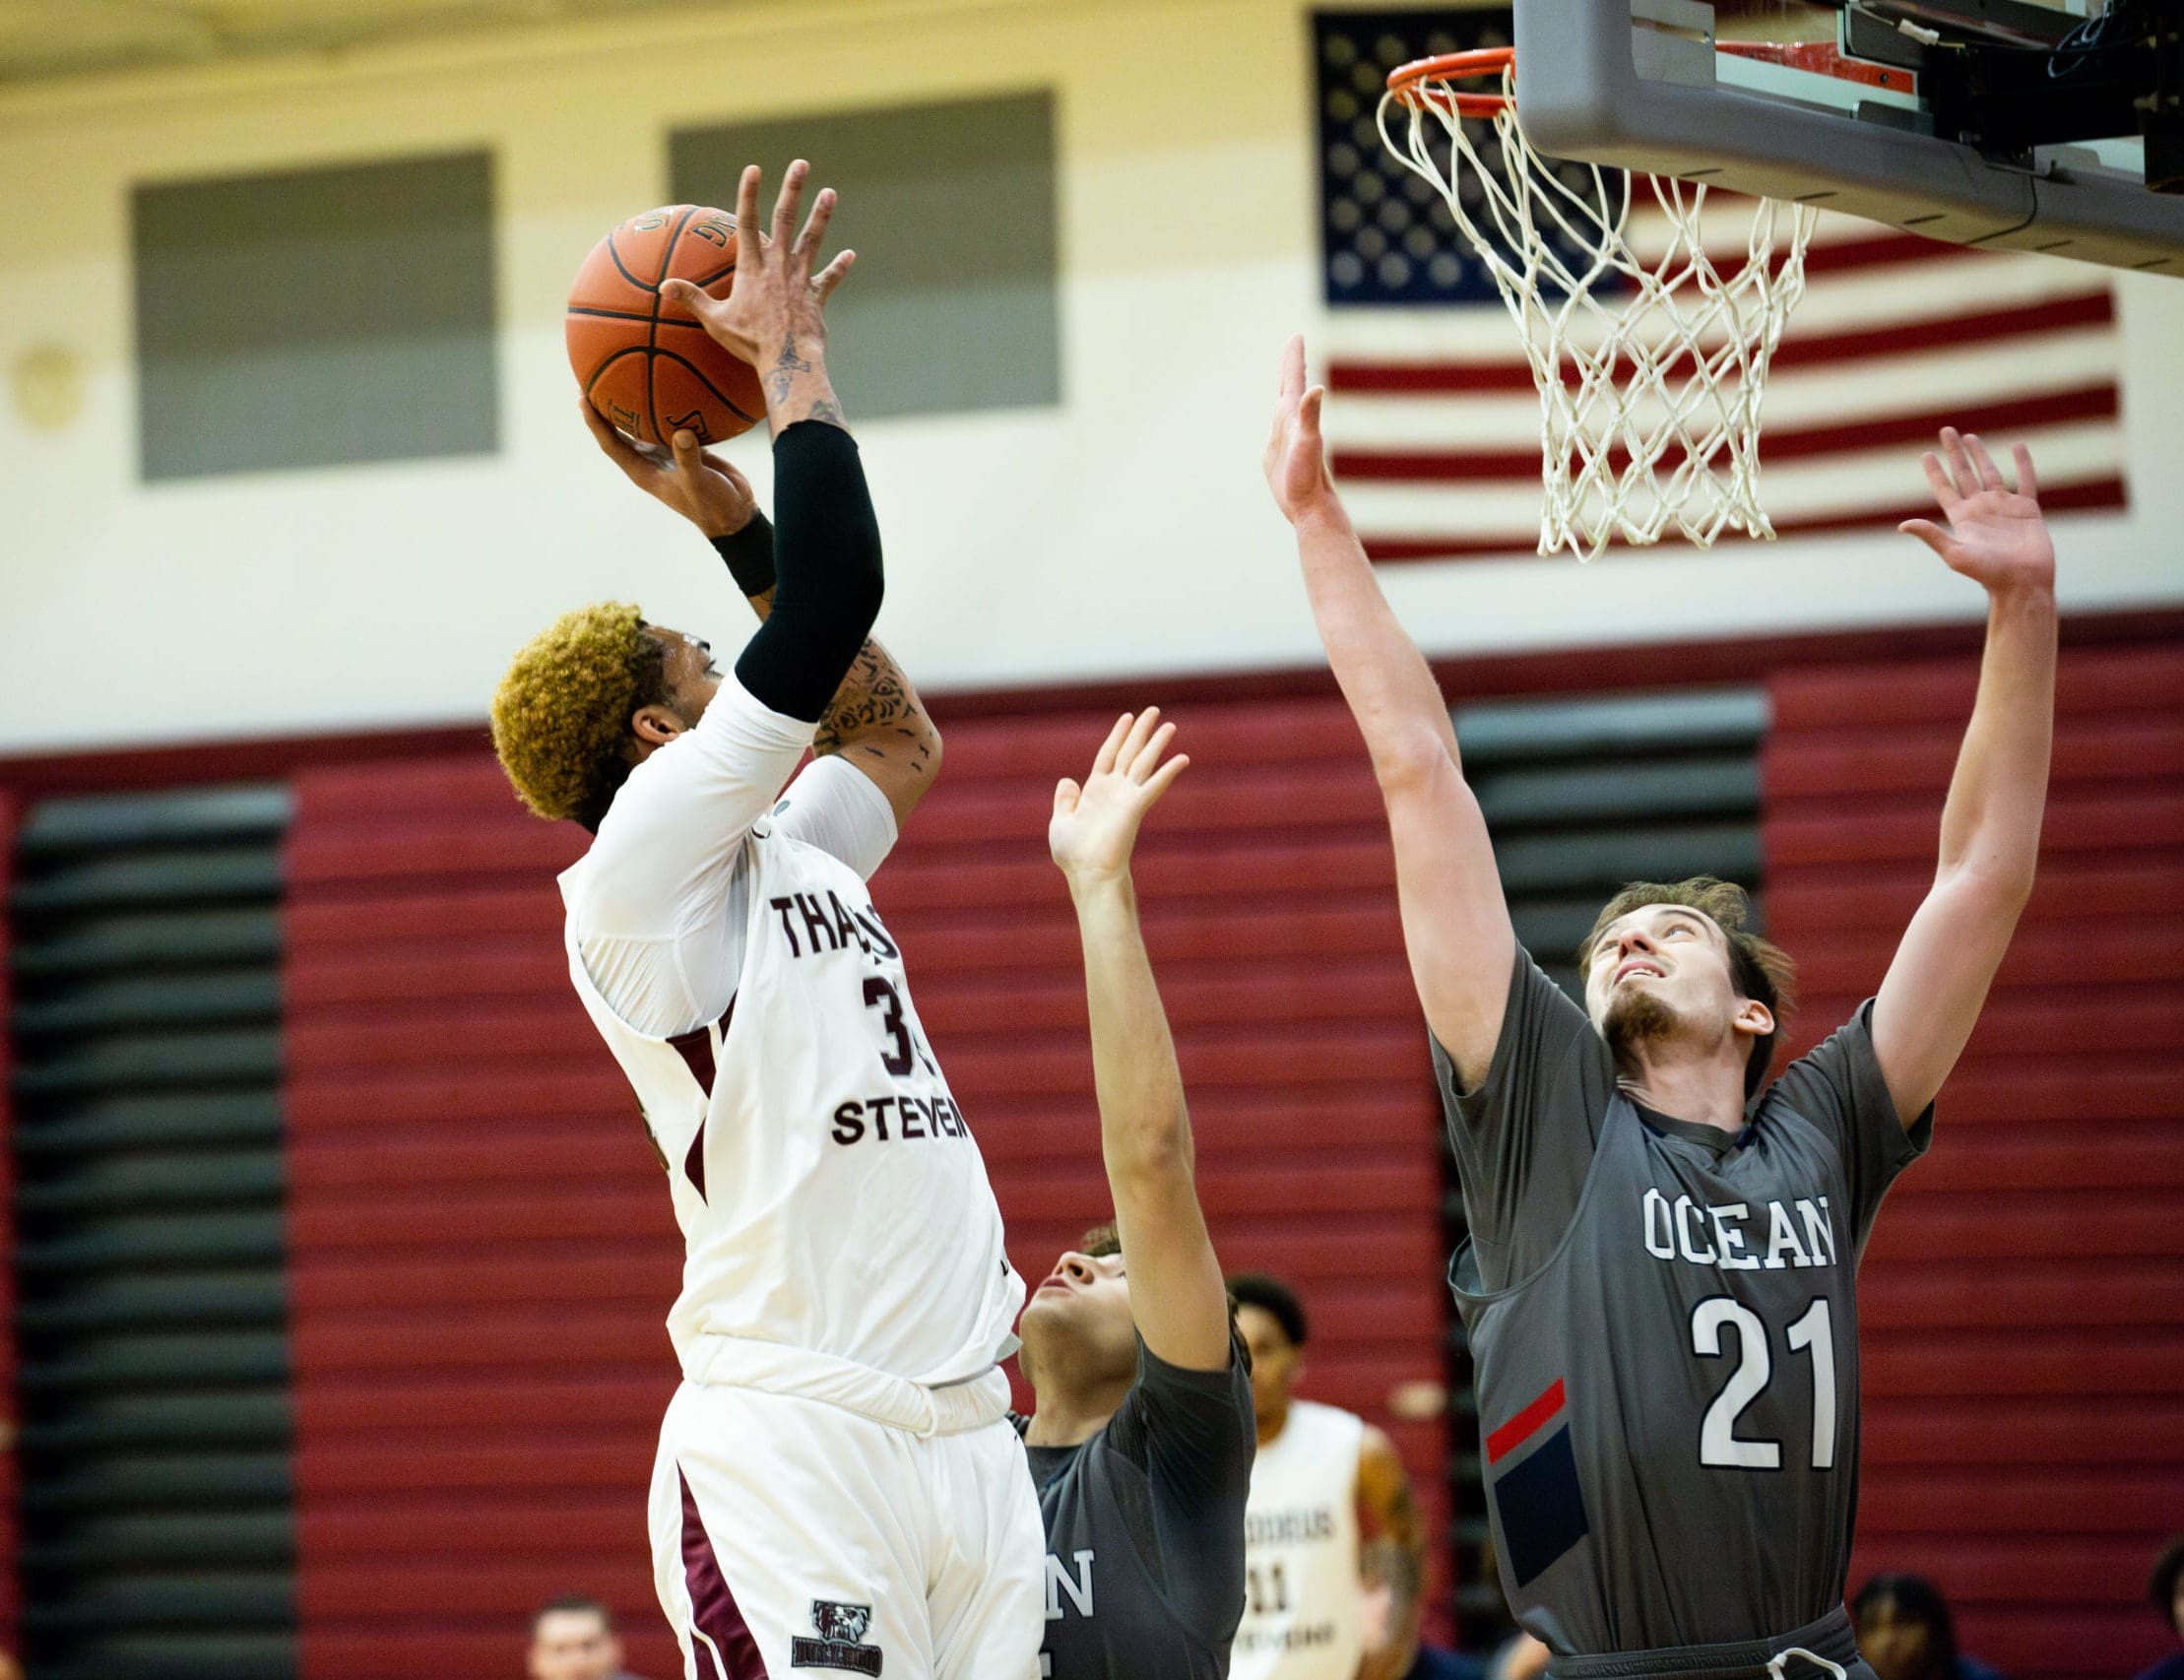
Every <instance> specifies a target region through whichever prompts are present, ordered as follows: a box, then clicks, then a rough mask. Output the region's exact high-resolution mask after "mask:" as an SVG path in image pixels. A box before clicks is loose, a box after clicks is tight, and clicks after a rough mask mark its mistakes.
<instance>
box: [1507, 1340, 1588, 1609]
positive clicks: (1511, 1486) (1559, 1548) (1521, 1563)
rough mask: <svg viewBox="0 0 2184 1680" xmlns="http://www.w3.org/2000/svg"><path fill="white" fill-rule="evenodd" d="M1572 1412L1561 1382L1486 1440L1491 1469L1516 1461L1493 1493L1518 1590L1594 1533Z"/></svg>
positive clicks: (1556, 1382) (1555, 1383)
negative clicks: (1581, 1480)
mask: <svg viewBox="0 0 2184 1680" xmlns="http://www.w3.org/2000/svg"><path fill="white" fill-rule="evenodd" d="M1569 1410H1570V1408H1569V1403H1568V1397H1567V1395H1566V1393H1565V1391H1564V1389H1563V1382H1562V1379H1561V1378H1560V1377H1558V1378H1556V1379H1555V1381H1554V1382H1553V1383H1552V1384H1550V1385H1549V1386H1548V1388H1547V1389H1545V1390H1544V1391H1543V1392H1542V1393H1541V1394H1540V1395H1539V1396H1538V1398H1536V1399H1534V1400H1532V1401H1531V1402H1530V1403H1529V1404H1527V1405H1525V1406H1524V1407H1522V1408H1521V1409H1520V1410H1518V1411H1517V1413H1516V1414H1515V1416H1513V1417H1511V1418H1510V1420H1509V1421H1508V1422H1507V1423H1505V1424H1503V1425H1502V1426H1501V1427H1500V1428H1499V1429H1496V1430H1494V1431H1493V1432H1492V1433H1490V1434H1489V1435H1488V1436H1487V1438H1486V1459H1487V1463H1488V1464H1489V1465H1490V1466H1492V1465H1496V1464H1500V1463H1502V1462H1504V1461H1505V1460H1513V1461H1512V1462H1510V1466H1509V1468H1508V1469H1506V1470H1503V1471H1502V1472H1501V1473H1500V1474H1499V1475H1497V1476H1496V1477H1495V1478H1494V1479H1493V1480H1492V1481H1491V1482H1490V1483H1489V1484H1488V1488H1489V1491H1490V1492H1491V1493H1492V1495H1493V1498H1494V1514H1495V1516H1496V1518H1499V1519H1500V1521H1501V1524H1502V1539H1503V1542H1504V1549H1505V1553H1506V1555H1507V1557H1508V1559H1509V1566H1510V1576H1511V1578H1512V1579H1513V1580H1514V1581H1515V1583H1516V1584H1517V1585H1518V1586H1525V1585H1529V1584H1530V1583H1531V1582H1532V1581H1533V1580H1534V1579H1536V1578H1537V1577H1538V1576H1539V1575H1540V1574H1541V1573H1542V1572H1543V1571H1545V1570H1546V1568H1547V1567H1548V1566H1549V1565H1550V1564H1552V1563H1553V1562H1554V1561H1555V1560H1556V1559H1557V1558H1559V1557H1561V1556H1562V1555H1563V1554H1564V1553H1565V1552H1567V1551H1569V1550H1570V1548H1571V1547H1573V1546H1574V1545H1575V1544H1576V1543H1577V1542H1578V1541H1579V1540H1581V1539H1583V1538H1584V1537H1585V1535H1586V1534H1587V1533H1589V1532H1590V1531H1591V1523H1590V1522H1589V1520H1588V1519H1587V1518H1586V1517H1585V1501H1584V1493H1583V1490H1582V1489H1581V1488H1580V1487H1579V1486H1578V1484H1577V1455H1576V1453H1575V1452H1574V1450H1573V1448H1572V1447H1571V1443H1570V1421H1569Z"/></svg>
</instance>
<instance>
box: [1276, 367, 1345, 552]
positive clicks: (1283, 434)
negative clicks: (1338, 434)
mask: <svg viewBox="0 0 2184 1680" xmlns="http://www.w3.org/2000/svg"><path fill="white" fill-rule="evenodd" d="M1326 395H1327V393H1326V390H1325V388H1324V387H1323V386H1319V385H1315V386H1313V387H1312V388H1311V389H1309V390H1308V389H1306V387H1305V340H1304V335H1303V334H1302V333H1299V334H1297V335H1296V336H1295V337H1293V338H1292V339H1291V340H1290V341H1289V342H1288V343H1287V344H1285V345H1283V346H1282V358H1281V372H1280V376H1279V383H1278V385H1277V387H1276V389H1275V393H1274V424H1273V429H1272V430H1271V431H1270V432H1269V433H1268V435H1267V438H1266V455H1265V458H1264V461H1263V465H1264V467H1265V469H1266V487H1267V488H1268V489H1270V490H1272V491H1273V492H1274V505H1275V506H1276V507H1278V508H1280V509H1281V510H1282V517H1283V518H1284V519H1287V520H1288V521H1290V523H1291V524H1295V523H1296V522H1297V521H1298V520H1299V519H1301V518H1303V517H1304V515H1305V514H1306V513H1307V512H1309V511H1311V510H1312V508H1313V507H1315V506H1316V505H1323V504H1324V503H1325V502H1327V501H1330V500H1332V499H1333V496H1334V480H1333V478H1332V477H1331V476H1330V475H1329V474H1328V472H1327V446H1326V442H1325V440H1324V439H1322V438H1321V437H1320V435H1319V408H1320V404H1321V403H1322V402H1323V401H1324V400H1325V398H1326Z"/></svg>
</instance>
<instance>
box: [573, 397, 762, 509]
mask: <svg viewBox="0 0 2184 1680" xmlns="http://www.w3.org/2000/svg"><path fill="white" fill-rule="evenodd" d="M577 406H578V407H579V408H581V409H582V410H583V411H584V423H585V424H586V425H588V426H590V427H591V429H592V438H593V441H594V442H596V443H597V444H598V445H599V446H600V449H601V450H602V451H603V452H604V453H605V454H606V456H607V458H608V459H609V460H610V461H611V462H613V463H614V465H615V466H617V467H619V468H620V469H621V470H622V476H623V477H624V478H626V479H627V480H628V481H629V482H630V483H631V484H633V485H636V486H637V487H638V488H639V489H641V490H643V491H644V492H645V494H647V495H648V496H651V497H652V498H653V499H654V500H655V501H659V502H664V503H665V504H666V505H667V506H669V507H672V508H674V510H675V512H677V513H679V514H681V515H682V517H683V518H685V519H687V520H688V521H689V522H690V523H691V524H692V525H695V526H696V527H697V528H698V529H699V530H700V531H702V532H704V533H705V534H706V535H707V536H708V537H732V536H734V535H735V534H736V533H737V532H739V531H740V530H742V528H743V527H744V526H746V525H748V524H749V523H750V517H751V515H752V514H754V513H756V512H757V511H758V498H757V496H756V495H754V494H753V493H752V491H751V487H750V481H749V480H748V479H746V478H744V477H743V475H742V474H740V473H739V472H738V471H737V470H736V469H735V468H734V467H732V466H730V465H729V464H728V463H727V462H726V461H724V460H722V459H721V458H720V457H719V456H718V455H715V454H713V453H712V452H711V451H710V450H707V449H701V448H700V447H699V446H698V440H697V434H696V433H695V432H693V431H689V430H682V431H678V432H676V433H675V434H674V438H673V440H672V441H673V443H674V449H673V450H672V451H670V450H666V449H662V448H661V447H660V446H659V445H658V444H656V443H636V442H633V441H631V440H630V439H629V438H628V437H626V436H624V435H623V434H622V433H621V432H620V431H619V430H617V429H616V428H615V427H614V426H613V425H612V424H611V423H610V422H609V420H607V417H606V416H604V415H602V414H601V413H600V412H599V410H597V409H596V408H594V407H593V406H592V402H591V399H590V398H588V397H580V398H578V399H577Z"/></svg>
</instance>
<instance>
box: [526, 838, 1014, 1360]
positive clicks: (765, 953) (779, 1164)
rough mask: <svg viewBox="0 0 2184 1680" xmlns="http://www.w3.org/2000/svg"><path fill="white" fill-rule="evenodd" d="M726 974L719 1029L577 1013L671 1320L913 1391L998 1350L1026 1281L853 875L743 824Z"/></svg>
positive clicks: (886, 938)
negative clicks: (614, 1080)
mask: <svg viewBox="0 0 2184 1680" xmlns="http://www.w3.org/2000/svg"><path fill="white" fill-rule="evenodd" d="M743 847H744V849H743V856H742V859H741V861H740V864H739V868H740V869H741V870H742V871H744V872H746V875H745V887H746V891H745V903H746V906H747V911H746V914H747V916H748V923H747V926H746V931H745V938H744V942H743V956H742V970H741V977H740V980H739V984H738V986H737V990H736V995H735V999H734V1001H733V1002H732V1003H731V1004H730V1005H729V1008H728V1010H727V1012H726V1013H725V1014H724V1015H723V1016H722V1017H721V1018H720V1019H719V1020H718V1021H716V1022H713V1023H711V1024H709V1025H707V1026H704V1027H701V1028H698V1029H697V1030H696V1031H694V1032H688V1033H683V1034H680V1035H678V1036H677V1037H675V1038H673V1039H661V1038H655V1037H651V1036H648V1035H646V1034H642V1033H639V1032H637V1031H635V1030H634V1029H633V1028H631V1027H630V1026H629V1025H628V1024H626V1023H625V1022H624V1021H622V1020H621V1019H620V1018H619V1017H618V1016H617V1015H615V1013H614V1012H613V1010H612V1008H611V1007H610V1005H609V1004H608V1003H607V1002H605V1001H604V1000H603V999H602V998H601V997H600V995H599V992H598V990H597V989H596V988H595V987H594V986H593V985H592V983H591V981H590V979H589V977H588V976H587V975H586V973H585V969H584V963H583V960H582V958H581V956H580V955H579V954H578V951H577V949H576V943H575V936H574V933H573V931H572V932H571V934H570V936H569V967H570V973H571V977H572V979H573V980H574V981H575V984H576V990H577V993H578V995H579V996H580V997H581V998H582V999H583V1001H584V1004H585V1007H586V1009H587V1010H589V1011H590V1013H591V1016H592V1019H593V1021H594V1022H595V1024H597V1026H598V1027H599V1030H600V1032H601V1034H602V1035H603V1036H604V1037H605V1038H606V1040H607V1042H608V1045H609V1047H610V1049H611V1050H612V1051H613V1053H614V1058H615V1060H616V1061H617V1062H618V1063H620V1065H621V1067H622V1070H623V1072H624V1073H625V1074H626V1075H627V1076H628V1078H629V1082H630V1084H631V1086H632V1087H634V1089H635V1091H636V1093H637V1099H638V1102H639V1104H640V1105H641V1106H642V1108H643V1110H644V1115H645V1122H646V1125H647V1126H648V1127H649V1128H650V1130H651V1131H652V1135H653V1140H654V1142H655V1143H656V1144H657V1145H658V1147H659V1150H660V1153H661V1156H662V1159H663V1163H664V1164H665V1166H666V1167H667V1169H668V1177H669V1183H670V1186H671V1189H672V1193H673V1195H674V1212H675V1219H676V1222H677V1224H678V1225H679V1226H680V1227H681V1230H682V1235H683V1239H684V1243H685V1245H686V1257H685V1260H684V1262H683V1269H682V1291H681V1294H680V1295H679V1296H678V1297H677V1299H676V1301H675V1304H674V1310H673V1311H672V1312H671V1313H670V1315H669V1318H668V1330H669V1334H670V1336H671V1337H672V1339H673V1340H674V1345H675V1348H676V1351H677V1353H678V1354H680V1355H682V1356H683V1363H684V1366H685V1368H686V1369H687V1368H691V1367H692V1364H693V1361H692V1360H691V1358H690V1353H691V1344H692V1342H693V1341H694V1340H695V1338H697V1337H700V1336H705V1337H712V1336H727V1337H736V1338H743V1339H747V1340H752V1341H759V1342H769V1343H774V1344H779V1345H785V1346H788V1347H792V1348H803V1349H807V1350H810V1351H813V1352H816V1353H821V1354H827V1355H831V1356H833V1357H835V1358H838V1359H845V1360H849V1361H851V1362H853V1363H855V1364H858V1365H863V1366H867V1367H869V1368H871V1369H874V1370H877V1371H881V1372H885V1373H887V1374H888V1375H890V1376H894V1377H899V1378H903V1379H905V1380H907V1381H910V1382H915V1383H920V1384H924V1385H927V1386H929V1387H941V1386H944V1385H947V1384H951V1383H957V1382H962V1381H965V1380H968V1379H970V1378H975V1377H978V1376H980V1375H982V1374H984V1373H985V1372H986V1371H988V1370H990V1369H991V1368H992V1367H993V1366H994V1364H995V1363H996V1361H997V1360H998V1359H1000V1358H1002V1357H1005V1356H1006V1355H1007V1354H1008V1353H1009V1352H1010V1351H1012V1350H1013V1348H1014V1345H1015V1338H1014V1335H1013V1333H1012V1326H1013V1325H1014V1323H1015V1319H1016V1314H1017V1311H1018V1309H1019V1308H1020V1307H1021V1306H1022V1304H1023V1298H1024V1285H1023V1280H1022V1279H1021V1278H1020V1277H1018V1276H1017V1275H1016V1274H1015V1272H1014V1271H1013V1270H1012V1269H1011V1268H1010V1266H1009V1264H1008V1260H1007V1257H1006V1255H1005V1254H1004V1253H1003V1250H1002V1240H1001V1219H1000V1212H999V1209H998V1208H997V1207H996V1205H995V1201H994V1193H993V1190H992V1187H991V1186H990V1185H989V1184H988V1182H987V1177H986V1165H985V1162H984V1161H983V1159H982V1158H981V1157H980V1155H979V1150H978V1145H977V1143H976V1142H975V1141H974V1140H973V1139H972V1136H971V1131H970V1128H969V1126H968V1125H967V1124H966V1122H965V1120H964V1117H963V1113H962V1111H961V1109H959V1108H958V1107H957V1106H956V1103H955V1099H954V1097H953V1095H952V1094H951V1093H950V1091H949V1090H948V1084H947V1080H946V1079H945V1078H944V1077H943V1076H942V1074H941V1072H940V1068H939V1065H938V1062H937V1061H936V1059H935V1058H934V1056H933V1052H932V1048H931V1044H930V1043H929V1041H928V1040H927V1038H926V1034H925V1029H924V1027H923V1026H922V1024H921V1023H920V1022H919V1019H918V1012H917V1009H916V1008H915V1006H914V1005H913V1004H912V1002H911V999H910V987H909V983H908V981H907V979H906V978H905V976H904V972H903V959H902V951H901V948H900V946H899V945H898V944H897V943H896V941H895V939H894V937H892V935H890V934H889V932H888V930H887V928H886V926H885V925H884V924H883V923H882V922H881V920H880V918H879V914H878V912H877V911H876V910H874V909H873V908H872V902H871V898H870V895H869V894H868V893H867V890H866V887H865V883H864V881H863V880H861V879H860V878H859V877H858V874H857V872H855V871H854V870H852V869H850V868H849V867H848V866H846V865H844V864H843V863H841V862H840V861H839V860H837V859H835V858H833V857H831V856H830V855H828V854H827V853H826V852H823V851H821V850H820V849H819V848H817V847H815V846H811V845H807V844H805V843H804V842H803V841H802V840H799V839H796V838H794V837H792V836H789V835H787V834H778V833H774V832H772V831H771V829H770V825H769V823H768V822H767V820H766V819H764V818H761V819H760V820H759V822H758V823H757V825H756V826H755V827H754V828H753V829H752V830H751V833H750V835H749V837H748V838H747V839H746V840H745V841H744V843H743Z"/></svg>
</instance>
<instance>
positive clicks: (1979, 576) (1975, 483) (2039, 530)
mask: <svg viewBox="0 0 2184 1680" xmlns="http://www.w3.org/2000/svg"><path fill="white" fill-rule="evenodd" d="M2012 454H2013V456H2014V457H2015V459H2016V462H2017V469H2018V475H2017V476H2018V483H2017V488H2016V489H2015V490H2013V489H2011V488H2010V486H2009V485H2006V484H2005V483H2003V479H2002V474H2001V472H2000V471H1999V470H1998V469H1997V468H1996V466H1995V464H1994V461H1993V460H1992V458H1990V457H1989V456H1988V454H1987V447H1986V445H1985V444H1983V443H1981V442H1980V441H1979V439H1978V438H1977V437H1975V436H1972V435H1970V434H1969V433H1959V431H1957V429H1956V428H1955V427H1953V426H1944V427H1943V428H1942V454H1941V455H1936V454H1934V453H1933V452H1932V451H1931V450H1929V451H1928V452H1927V453H1926V455H1924V456H1923V457H1922V458H1921V459H1920V462H1919V465H1920V466H1922V467H1923V468H1925V470H1926V482H1927V483H1928V484H1929V485H1933V487H1934V500H1935V501H1936V502H1938V503H1939V504H1940V506H1941V511H1942V516H1943V517H1944V518H1945V519H1947V520H1948V521H1949V528H1948V529H1947V530H1946V531H1945V530H1943V529H1942V527H1940V526H1939V525H1936V524H1935V523H1934V522H1933V521H1932V520H1929V519H1906V520H1905V521H1904V522H1903V523H1902V524H1901V525H1898V526H1897V527H1896V529H1897V530H1898V531H1900V532H1902V533H1903V534H1904V535H1905V536H1907V537H1916V538H1917V539H1918V540H1919V541H1920V542H1921V543H1924V544H1925V545H1926V546H1927V547H1928V548H1929V549H1933V550H1934V552H1935V553H1937V554H1939V555H1941V557H1942V559H1943V560H1944V561H1945V562H1946V563H1947V564H1948V566H1949V568H1950V570H1952V571H1956V572H1961V573H1962V574H1963V575H1964V576H1965V577H1968V578H1970V579H1971V580H1972V581H1973V582H1974V583H1976V584H1978V585H1979V586H1980V587H1981V588H1983V589H1985V590H1986V591H1988V592H1989V593H1990V594H1993V593H1996V592H1998V591H2008V590H2016V589H2034V590H2052V589H2053V588H2054V587H2055V545H2054V543H2053V542H2052V541H2051V540H2050V539H2049V537H2048V534H2047V521H2046V520H2045V519H2043V518H2042V517H2041V516H2040V503H2039V486H2038V485H2037V484H2036V483H2035V482H2034V481H2033V478H2032V454H2031V451H2030V450H2028V449H2026V448H2025V447H2024V445H2023V444H2022V443H2020V444H2018V445H2017V446H2016V447H2015V448H2014V449H2013V450H2012ZM1945 458H1946V459H1945Z"/></svg>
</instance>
